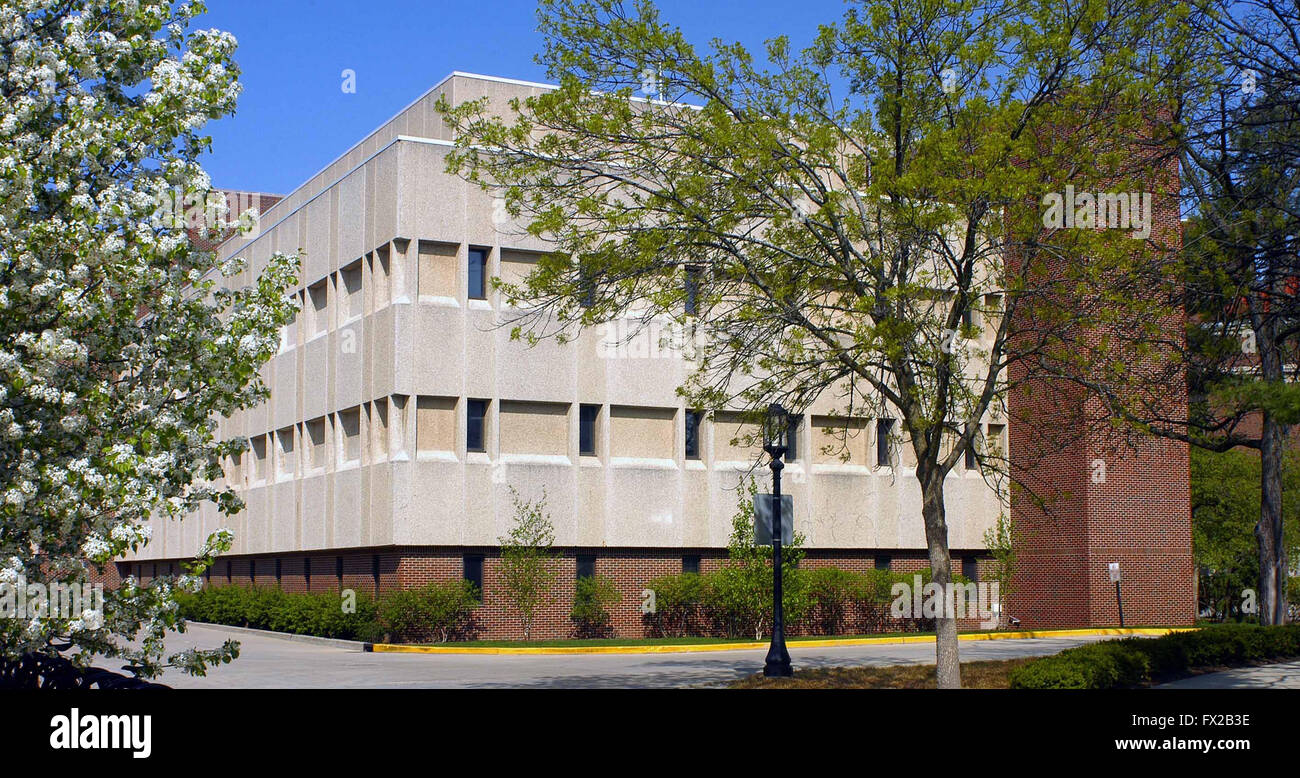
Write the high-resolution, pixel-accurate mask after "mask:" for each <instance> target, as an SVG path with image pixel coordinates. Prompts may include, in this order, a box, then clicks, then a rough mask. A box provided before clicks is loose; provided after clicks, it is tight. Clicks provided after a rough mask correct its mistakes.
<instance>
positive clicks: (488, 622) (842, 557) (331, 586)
mask: <svg viewBox="0 0 1300 778" xmlns="http://www.w3.org/2000/svg"><path fill="white" fill-rule="evenodd" d="M466 553H472V554H482V555H483V557H484V564H483V584H484V598H483V604H482V605H481V606H479V608H478V609H477V610H476V612H475V615H474V618H475V628H476V633H475V637H477V638H482V639H522V638H523V629H522V627H521V625H520V623H519V618H518V616H517V615H516V614H515V613H514V612H513V610H512V609H511V608H510V606H509V605H508V604H507V602H506V601H505V600H504V598H503V592H502V583H501V565H500V554H499V550H498V549H496V548H491V547H477V548H465V549H460V548H423V547H414V548H386V549H377V550H362V551H358V550H354V549H349V550H347V551H345V552H341V553H338V554H333V553H312V554H282V555H278V556H277V555H266V556H257V557H253V558H251V559H250V558H248V557H242V558H241V557H230V558H222V559H219V560H218V561H217V563H216V564H215V565H214V566H213V569H212V572H211V575H210V577H209V578H208V585H211V586H224V585H226V584H227V577H226V570H227V568H229V569H230V571H231V576H230V579H229V582H230V583H231V584H233V585H240V586H247V585H248V584H249V583H250V578H249V567H250V561H251V562H253V563H254V564H253V568H254V572H255V573H256V583H257V585H259V586H276V585H278V586H279V587H280V588H282V589H284V590H285V591H290V592H304V591H313V592H327V591H339V590H340V589H354V590H357V591H362V592H367V593H372V594H373V593H374V592H375V583H374V582H375V579H374V576H373V565H374V559H375V557H378V559H379V571H380V574H379V591H380V592H381V593H382V592H386V591H390V590H393V589H396V588H414V587H418V586H422V585H424V584H428V583H433V582H439V581H453V580H458V579H460V578H461V577H462V575H463V570H462V556H463V554H466ZM557 553H558V555H559V559H558V560H557V563H556V564H557V569H558V575H557V578H556V586H555V589H554V591H553V597H552V600H551V602H549V603H548V604H547V605H546V607H545V608H544V609H543V610H542V612H541V613H540V614H539V615H538V617H537V619H536V622H535V624H534V626H533V631H532V635H531V637H532V638H533V639H536V640H546V639H563V638H571V637H574V636H576V635H577V632H576V625H575V624H574V622H573V621H572V619H571V618H570V616H569V613H570V610H571V608H572V607H573V597H574V591H575V586H576V581H577V558H578V556H579V555H580V554H590V555H593V556H594V557H595V560H596V574H597V575H600V576H604V577H606V578H609V579H611V580H612V581H613V582H614V584H615V586H616V587H617V588H618V591H619V593H620V595H621V597H622V599H621V600H620V601H619V603H618V604H616V605H615V606H613V607H612V608H611V609H610V610H611V617H612V619H611V625H610V626H611V628H612V633H611V634H612V636H616V637H645V636H646V635H647V629H646V623H645V621H644V619H643V617H642V615H641V611H640V605H641V601H642V591H643V590H644V589H645V588H646V584H647V582H649V581H651V580H653V579H655V578H658V577H660V576H665V575H676V574H678V573H681V572H682V557H683V556H685V555H698V556H699V557H700V572H702V573H708V572H710V571H712V570H716V569H717V568H718V567H719V566H721V565H722V564H723V563H724V562H725V561H726V558H727V552H726V550H725V549H708V548H698V549H690V548H686V549H609V548H567V549H560V550H558V552H557ZM878 553H879V554H886V555H888V556H890V557H891V569H892V570H894V571H897V572H911V571H918V570H922V569H924V568H925V567H927V566H928V561H927V557H926V554H925V551H923V550H914V551H896V550H895V551H879V552H877V551H873V550H856V551H855V550H849V551H838V550H837V551H826V550H818V549H810V550H808V551H807V555H806V556H805V558H804V561H803V562H802V566H803V567H805V568H816V567H827V566H835V567H839V568H841V569H845V570H854V571H858V572H864V571H866V570H870V569H872V568H874V567H875V560H876V555H877V554H878ZM979 553H981V552H980V551H979V550H978V549H969V550H965V551H955V552H954V568H955V569H956V570H957V571H960V570H961V562H960V560H961V558H962V557H964V556H970V555H978V554H979ZM340 556H342V558H343V579H342V582H341V585H340V580H339V577H338V575H337V559H338V557H340ZM277 559H279V560H280V579H279V580H278V581H277V580H276V577H275V564H276V560H277ZM307 559H310V560H311V578H310V581H308V579H307V577H306V575H305V573H306V565H305V562H306V560H307ZM154 564H155V563H154V562H152V561H151V562H138V563H126V564H124V566H125V567H126V568H127V569H126V571H125V572H126V573H127V574H133V575H136V576H137V577H139V578H140V579H141V580H142V581H146V582H147V581H148V580H150V579H151V578H152V573H153V565H154ZM157 564H158V572H159V574H160V575H161V574H163V573H165V572H166V570H167V565H168V564H172V565H173V569H174V570H179V563H178V562H174V561H173V562H169V561H167V560H163V561H161V562H158V563H157ZM989 564H990V560H988V559H985V558H981V559H980V563H979V565H980V566H979V569H980V576H981V577H984V576H986V575H988V572H989ZM960 627H961V628H962V629H976V628H977V627H978V622H977V621H976V620H975V619H963V620H961V623H960ZM885 628H886V630H887V631H911V630H916V629H918V628H919V625H918V624H917V623H916V622H907V623H901V622H892V621H891V622H890V623H889V624H887V625H886V627H885ZM788 634H791V635H796V634H799V628H798V626H797V625H792V626H791V627H790V628H789V629H788Z"/></svg>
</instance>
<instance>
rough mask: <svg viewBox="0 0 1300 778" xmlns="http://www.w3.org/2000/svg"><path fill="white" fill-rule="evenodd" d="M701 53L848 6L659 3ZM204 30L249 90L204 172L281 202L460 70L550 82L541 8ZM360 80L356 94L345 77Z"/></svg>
mask: <svg viewBox="0 0 1300 778" xmlns="http://www.w3.org/2000/svg"><path fill="white" fill-rule="evenodd" d="M658 5H659V8H660V12H661V16H662V18H663V19H664V20H665V21H667V22H669V23H671V24H675V25H677V26H678V27H681V28H682V30H683V31H684V32H685V33H686V35H687V36H688V37H689V38H690V39H691V40H692V41H693V42H695V43H696V45H703V44H704V43H706V42H707V41H708V40H710V39H711V38H715V37H717V38H723V39H725V40H729V41H739V42H741V43H743V44H745V45H746V46H749V47H750V48H751V49H752V50H757V49H758V48H759V47H760V46H761V44H762V42H763V41H764V40H766V39H768V38H771V37H773V36H776V35H781V34H785V35H789V36H790V38H791V40H792V41H793V42H794V43H796V44H798V45H803V44H806V43H807V42H808V41H810V40H811V39H812V36H813V35H814V34H815V32H816V29H817V25H819V24H823V23H826V22H832V21H838V20H839V19H840V17H841V15H842V14H843V11H844V7H845V6H844V2H843V0H801V1H800V2H798V3H791V2H789V0H779V1H778V0H660V2H659V3H658ZM208 9H209V12H208V14H207V15H206V16H205V17H203V18H201V19H200V20H199V22H198V24H199V26H202V27H216V28H218V29H222V30H226V31H228V32H231V33H233V34H234V35H235V37H236V38H238V40H239V51H238V53H237V55H236V57H237V59H238V60H239V64H240V67H241V68H242V70H243V74H242V76H241V80H242V82H243V84H244V91H243V94H242V95H241V97H240V99H239V108H238V111H237V112H236V114H235V115H234V116H232V117H229V118H226V119H223V120H221V121H219V122H215V123H212V124H210V125H208V128H207V129H208V131H209V133H210V134H211V135H212V153H211V154H209V155H208V156H206V157H205V159H204V164H205V167H206V168H207V170H208V173H209V174H210V175H211V176H212V181H213V183H214V184H215V185H216V186H218V187H222V188H227V189H236V190H242V191H262V192H275V193H280V194H284V193H287V192H289V191H290V190H292V189H293V188H294V187H296V186H298V185H299V184H301V183H302V182H303V181H305V180H306V179H307V178H308V177H309V176H311V175H312V174H313V173H315V172H316V171H318V170H320V169H321V168H322V167H324V166H325V165H326V164H327V163H329V162H330V161H331V160H333V159H334V158H335V157H337V156H338V155H340V154H342V153H343V152H344V151H346V150H347V149H348V148H349V147H350V146H352V145H353V144H354V143H356V142H357V141H359V140H361V139H362V138H363V137H364V136H365V135H366V134H367V133H369V132H370V131H371V130H373V129H375V128H376V127H378V126H379V125H380V124H381V123H382V122H384V121H385V120H387V119H388V118H389V117H390V116H392V115H393V114H395V113H396V112H397V111H399V110H400V109H401V108H402V107H404V106H405V105H406V104H407V103H409V102H411V101H412V100H414V99H415V98H416V97H418V96H419V95H420V94H422V93H423V92H425V91H426V90H427V89H428V88H429V87H431V86H433V85H434V84H435V83H437V82H438V81H439V80H440V79H442V78H443V77H444V76H446V75H447V74H448V73H450V72H451V71H453V70H463V71H468V72H472V73H485V74H488V75H495V76H505V77H508V78H521V79H527V80H543V78H544V75H545V74H544V73H543V71H542V69H541V68H540V67H539V66H538V65H537V64H536V63H534V62H533V55H534V54H535V53H536V52H538V51H539V50H540V48H541V36H540V34H538V33H537V31H536V27H537V22H536V3H535V2H534V0H454V1H450V2H449V1H448V0H373V1H372V2H356V1H355V0H352V1H351V2H346V1H344V0H259V1H258V2H252V1H251V0H209V2H208ZM345 68H350V69H352V70H354V71H355V72H356V93H355V94H347V93H344V92H343V90H342V88H341V85H342V81H343V79H342V77H341V75H340V74H341V73H342V71H343V70H344V69H345Z"/></svg>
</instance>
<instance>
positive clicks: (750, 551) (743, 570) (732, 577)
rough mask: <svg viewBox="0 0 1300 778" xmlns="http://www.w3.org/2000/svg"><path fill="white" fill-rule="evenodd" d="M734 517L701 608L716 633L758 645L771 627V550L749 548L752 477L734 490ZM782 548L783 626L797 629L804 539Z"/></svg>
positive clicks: (802, 606) (802, 600) (706, 584)
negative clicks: (747, 637)
mask: <svg viewBox="0 0 1300 778" xmlns="http://www.w3.org/2000/svg"><path fill="white" fill-rule="evenodd" d="M738 493H739V498H738V500H737V504H736V513H735V515H734V516H733V517H732V522H731V537H730V539H729V540H728V542H727V561H726V563H724V564H723V565H722V567H720V568H719V569H717V570H715V571H713V572H712V573H709V574H708V575H706V576H704V592H703V604H704V607H705V609H706V611H708V612H709V614H710V615H711V616H712V618H713V620H714V622H715V627H718V628H720V629H721V630H722V631H723V632H725V633H726V634H728V635H732V636H735V635H753V636H754V639H755V640H759V639H761V638H762V637H763V635H765V634H768V633H769V632H770V630H771V627H772V621H773V614H772V598H773V581H772V548H771V546H760V545H758V544H757V543H755V542H754V497H755V496H756V495H757V494H758V484H757V482H756V481H755V480H754V478H753V477H752V476H751V477H750V478H749V479H748V480H747V481H745V482H744V485H743V488H741V489H739V490H738ZM793 540H794V542H793V543H790V544H789V545H786V546H782V556H781V559H782V565H781V576H782V589H781V600H782V606H783V607H784V609H785V617H786V622H787V623H789V624H798V623H799V621H800V619H802V618H803V614H804V610H805V609H806V593H805V591H804V586H803V580H802V578H801V577H800V575H799V563H800V562H801V561H802V560H803V558H804V556H806V554H807V552H806V551H805V550H804V548H803V545H804V541H805V538H804V535H803V533H800V532H796V533H794V538H793Z"/></svg>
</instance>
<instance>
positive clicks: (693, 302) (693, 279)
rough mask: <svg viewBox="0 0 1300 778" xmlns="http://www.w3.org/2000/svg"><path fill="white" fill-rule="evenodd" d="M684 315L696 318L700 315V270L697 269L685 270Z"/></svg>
mask: <svg viewBox="0 0 1300 778" xmlns="http://www.w3.org/2000/svg"><path fill="white" fill-rule="evenodd" d="M685 298H686V303H685V313H686V315H687V316H698V315H699V313H700V270H699V268H687V269H686V288H685Z"/></svg>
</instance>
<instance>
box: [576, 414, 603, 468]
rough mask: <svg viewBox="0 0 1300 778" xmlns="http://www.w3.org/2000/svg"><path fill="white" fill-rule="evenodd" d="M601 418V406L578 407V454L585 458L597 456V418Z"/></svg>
mask: <svg viewBox="0 0 1300 778" xmlns="http://www.w3.org/2000/svg"><path fill="white" fill-rule="evenodd" d="M598 416H600V406H599V405H582V406H579V407H578V453H579V454H581V455H583V456H588V457H594V456H596V418H597V417H598Z"/></svg>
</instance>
